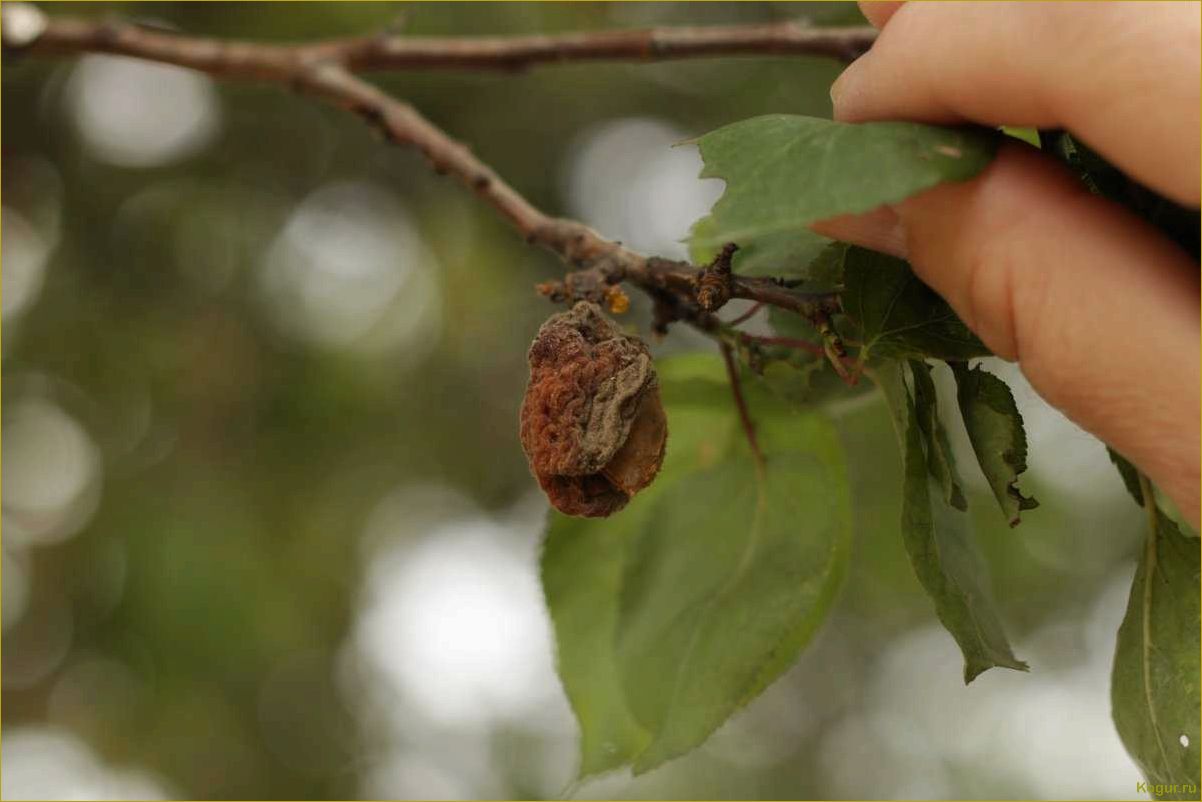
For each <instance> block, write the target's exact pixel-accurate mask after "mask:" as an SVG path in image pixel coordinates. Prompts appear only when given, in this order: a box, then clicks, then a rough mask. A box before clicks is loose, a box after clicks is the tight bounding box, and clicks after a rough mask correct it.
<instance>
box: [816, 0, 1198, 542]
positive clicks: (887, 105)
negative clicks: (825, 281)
mask: <svg viewBox="0 0 1202 802" xmlns="http://www.w3.org/2000/svg"><path fill="white" fill-rule="evenodd" d="M860 7H861V9H862V10H863V12H864V14H865V16H867V17H868V19H869V20H870V21H871V22H872V23H873V24H874V25H876V26H877V27H878V28H881V34H880V37H879V38H878V40H877V42H876V43H875V44H874V45H873V47H872V50H871V51H870V52H868V53H867V54H866V55H864V56H863V57H861V58H860V59H859V60H857V61H856V62H854V63H853V64H852V65H851V66H849V67H848V68H847V70H846V71H845V72H844V73H843V75H841V76H840V77H839V79H838V80H837V81H836V82H835V84H834V86H833V87H832V88H831V97H832V99H833V100H834V112H835V118H836V119H839V120H844V121H848V122H862V121H868V120H897V119H903V120H916V121H921V122H930V123H945V124H947V123H962V122H966V121H967V122H973V123H979V124H982V125H991V126H996V125H1003V124H1005V125H1017V126H1031V127H1038V128H1064V129H1067V130H1068V131H1069V132H1070V133H1072V134H1073V135H1074V136H1076V137H1079V138H1080V139H1081V140H1082V141H1083V142H1084V143H1086V144H1087V145H1089V146H1090V147H1092V148H1093V149H1094V150H1096V151H1097V152H1099V153H1100V154H1101V155H1103V156H1104V157H1106V158H1107V159H1108V160H1109V161H1111V162H1112V163H1113V164H1115V165H1116V166H1118V167H1120V168H1121V169H1122V170H1123V171H1124V172H1126V173H1127V174H1128V175H1130V176H1131V177H1133V178H1134V179H1136V180H1138V181H1140V182H1142V183H1144V184H1146V185H1147V186H1149V187H1151V188H1152V189H1155V190H1156V191H1158V192H1160V193H1161V194H1163V195H1165V196H1167V197H1169V198H1172V199H1173V200H1175V201H1177V202H1178V203H1181V204H1185V205H1188V206H1191V207H1195V208H1196V207H1197V206H1198V203H1199V78H1198V76H1199V71H1200V60H1199V33H1200V30H1199V29H1200V23H1199V19H1200V17H1199V5H1198V4H1196V3H1148V2H1139V3H1133V2H1127V3H1097V4H1094V3H922V2H914V3H895V2H862V3H861V4H860ZM814 228H815V230H817V231H819V232H820V233H823V234H826V235H827V236H831V237H835V238H837V239H842V240H847V241H851V242H855V243H857V244H860V245H864V246H866V247H870V248H874V249H876V250H879V251H884V252H886V253H891V254H894V255H896V256H901V257H905V258H907V259H908V260H909V261H910V263H911V264H912V265H913V267H914V270H915V272H916V273H917V274H918V276H919V277H920V278H922V280H923V281H925V282H926V283H927V284H929V285H930V286H931V287H932V288H933V289H934V290H936V291H937V292H939V293H940V294H941V295H943V296H944V297H945V298H946V299H947V300H948V302H949V303H950V304H951V305H952V306H953V307H954V308H955V310H956V311H957V313H958V314H959V315H960V316H961V317H962V318H963V319H964V321H965V322H966V323H967V324H968V325H969V326H970V327H971V328H972V329H973V330H974V331H975V332H976V333H977V334H978V336H980V337H981V339H982V340H983V341H984V342H985V344H986V345H988V346H989V347H990V349H992V350H993V351H994V353H996V354H998V355H999V356H1001V357H1003V358H1006V359H1010V360H1016V361H1017V362H1018V363H1019V366H1020V368H1021V369H1022V371H1023V373H1024V374H1025V375H1026V377H1027V379H1028V380H1029V381H1030V382H1031V385H1032V386H1033V387H1034V388H1035V389H1036V390H1037V391H1038V392H1039V393H1040V394H1041V395H1042V396H1043V397H1044V398H1045V399H1046V400H1047V401H1048V402H1049V403H1051V404H1052V405H1054V406H1056V407H1058V408H1059V409H1060V410H1061V411H1063V412H1064V413H1065V414H1066V415H1067V416H1068V417H1070V418H1071V419H1073V420H1074V421H1076V422H1077V423H1078V424H1079V425H1080V426H1082V427H1083V428H1085V429H1086V430H1088V431H1090V432H1092V433H1093V434H1095V435H1097V436H1098V437H1099V438H1101V439H1102V440H1104V441H1106V442H1107V443H1108V444H1110V445H1111V446H1113V447H1114V448H1115V449H1116V450H1118V451H1119V452H1121V453H1122V454H1123V455H1124V456H1126V457H1127V458H1128V459H1129V460H1131V462H1133V463H1134V464H1135V465H1136V466H1138V467H1139V469H1140V470H1141V471H1143V472H1144V473H1145V474H1147V475H1148V476H1149V477H1150V478H1151V479H1152V481H1154V482H1155V483H1156V484H1157V485H1158V486H1159V487H1160V488H1161V489H1162V490H1163V491H1164V492H1165V493H1166V494H1167V495H1168V496H1169V497H1170V498H1172V499H1173V501H1174V502H1175V503H1176V504H1177V506H1178V508H1179V509H1180V510H1181V513H1182V514H1183V515H1184V516H1185V517H1186V518H1187V519H1188V520H1189V521H1190V522H1191V523H1192V524H1193V525H1194V526H1195V527H1197V526H1198V519H1199V443H1200V432H1199V418H1200V415H1202V410H1200V403H1202V402H1200V398H1199V395H1200V392H1199V384H1200V376H1199V359H1200V355H1199V336H1200V328H1199V326H1200V323H1199V267H1198V264H1197V263H1196V262H1195V261H1194V260H1193V259H1191V258H1190V257H1189V256H1188V255H1187V254H1185V253H1184V252H1183V251H1181V250H1180V249H1179V248H1178V247H1177V246H1176V245H1175V244H1173V243H1172V242H1170V241H1169V240H1168V239H1167V238H1166V237H1164V236H1163V235H1162V234H1161V233H1160V232H1158V231H1157V230H1156V229H1154V228H1153V227H1151V226H1149V225H1148V224H1146V223H1144V222H1143V221H1141V220H1139V219H1138V218H1137V217H1136V216H1135V215H1134V214H1132V213H1130V212H1128V211H1126V210H1124V209H1122V208H1121V207H1119V206H1118V205H1116V204H1113V203H1111V202H1110V201H1107V200H1105V199H1102V198H1100V197H1097V196H1095V195H1092V194H1090V193H1089V192H1088V191H1087V189H1086V188H1085V187H1084V185H1082V184H1081V182H1080V181H1078V180H1077V179H1076V178H1075V177H1073V176H1072V175H1070V174H1069V173H1068V171H1067V170H1065V169H1064V168H1062V167H1061V166H1060V165H1059V164H1058V163H1056V162H1055V161H1054V160H1052V159H1051V158H1049V157H1047V156H1045V155H1043V154H1041V153H1039V152H1038V151H1036V150H1035V149H1033V148H1031V147H1028V146H1026V145H1024V144H1022V143H1019V142H1017V141H1015V142H1014V143H1013V144H1010V143H1008V144H1006V145H1003V147H1002V148H1001V150H1000V151H999V153H998V155H997V158H996V159H995V160H994V162H993V163H992V164H991V165H990V166H989V167H988V168H987V169H986V170H985V171H984V172H983V173H982V174H981V175H980V176H978V177H977V178H975V179H974V180H972V181H968V182H965V183H959V184H944V185H941V186H939V187H936V188H934V189H932V190H929V191H927V192H924V193H922V194H921V195H918V196H915V197H913V198H910V199H909V200H906V201H905V202H903V203H901V204H898V205H896V206H892V207H883V208H881V209H878V210H876V211H874V212H870V213H868V214H866V215H859V216H847V217H841V218H835V219H833V220H829V221H824V222H823V223H821V224H818V225H815V226H814Z"/></svg>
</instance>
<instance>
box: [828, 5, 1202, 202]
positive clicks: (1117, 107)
mask: <svg viewBox="0 0 1202 802" xmlns="http://www.w3.org/2000/svg"><path fill="white" fill-rule="evenodd" d="M887 5H888V6H893V4H887ZM865 14H866V16H869V18H870V19H872V20H873V22H874V23H880V22H887V24H885V25H884V27H883V30H882V32H881V35H880V36H879V37H878V38H877V41H876V43H875V44H874V45H873V47H872V49H871V50H870V51H869V52H868V53H867V54H865V55H864V56H862V57H861V58H860V59H858V60H857V61H855V62H854V63H853V64H852V65H851V66H850V67H848V68H847V70H846V71H845V72H844V73H843V75H842V76H840V77H839V79H838V80H837V81H836V82H835V85H834V86H833V87H832V88H831V96H832V98H834V101H835V117H836V118H837V119H841V120H847V121H851V122H858V121H864V120H879V119H909V120H917V121H922V122H933V123H955V122H964V121H971V122H976V123H980V124H983V125H1023V126H1032V127H1039V128H1067V129H1068V130H1070V131H1072V132H1073V133H1074V134H1075V135H1077V136H1079V137H1080V138H1081V139H1082V140H1083V141H1085V142H1086V143H1087V144H1089V145H1090V146H1091V147H1093V148H1094V149H1095V150H1097V151H1098V152H1099V153H1101V154H1102V155H1103V156H1105V157H1106V158H1107V159H1109V160H1110V161H1112V162H1113V163H1115V164H1116V165H1118V166H1119V167H1120V168H1122V169H1123V170H1125V171H1126V172H1127V173H1128V174H1130V175H1132V176H1133V177H1134V178H1136V179H1138V180H1140V181H1142V182H1144V183H1146V184H1148V185H1149V186H1151V187H1152V188H1154V189H1156V190H1158V191H1160V192H1161V193H1163V194H1165V195H1167V196H1169V197H1171V198H1173V199H1174V200H1176V201H1178V202H1180V203H1185V204H1189V205H1193V206H1196V205H1197V204H1198V200H1199V185H1198V172H1199V169H1200V167H1202V164H1200V161H1199V152H1198V139H1199V129H1200V122H1199V103H1200V92H1199V80H1198V75H1199V72H1200V71H1202V58H1200V55H1199V52H1200V48H1199V35H1200V32H1202V22H1200V17H1199V5H1198V4H1197V3H1175V2H1168V3H1153V2H1140V3H1125V2H1118V3H992V2H987V3H914V2H911V3H904V4H901V6H900V8H897V7H896V6H893V7H892V8H887V7H882V8H871V7H870V6H869V5H868V4H865Z"/></svg>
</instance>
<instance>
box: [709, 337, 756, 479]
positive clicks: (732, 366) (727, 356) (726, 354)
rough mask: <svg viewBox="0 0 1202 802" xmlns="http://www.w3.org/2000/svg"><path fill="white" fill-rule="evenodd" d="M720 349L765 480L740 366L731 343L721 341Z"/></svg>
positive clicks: (753, 452) (745, 429)
mask: <svg viewBox="0 0 1202 802" xmlns="http://www.w3.org/2000/svg"><path fill="white" fill-rule="evenodd" d="M718 348H719V349H721V351H722V361H723V362H725V363H726V376H727V378H729V379H730V392H731V394H733V395H734V397H735V408H736V409H738V411H739V422H740V423H741V424H742V425H743V434H745V435H747V444H748V445H749V446H751V456H752V457H753V458H754V459H755V469H756V472H757V473H758V474H759V475H760V477H761V478H763V475H764V452H762V451H760V443H759V440H757V439H756V436H755V423H754V422H752V420H751V413H750V412H748V411H747V401H746V400H744V398H743V387H742V385H741V384H740V381H739V365H738V363H737V362H736V361H735V357H734V353H733V352H732V351H731V348H730V344H729V343H727V342H726V341H725V340H719V341H718Z"/></svg>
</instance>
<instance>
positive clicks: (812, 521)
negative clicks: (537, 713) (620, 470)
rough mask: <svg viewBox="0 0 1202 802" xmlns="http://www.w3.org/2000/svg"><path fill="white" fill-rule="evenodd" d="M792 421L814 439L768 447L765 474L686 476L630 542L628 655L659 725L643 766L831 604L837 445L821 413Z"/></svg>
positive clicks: (841, 524) (747, 470)
mask: <svg viewBox="0 0 1202 802" xmlns="http://www.w3.org/2000/svg"><path fill="white" fill-rule="evenodd" d="M792 428H793V430H794V431H793V440H794V442H795V443H797V444H799V445H800V444H802V443H804V444H806V445H807V447H806V448H805V449H804V450H803V449H800V448H798V449H796V450H788V451H783V450H778V452H777V453H774V454H771V455H770V456H769V457H768V459H767V467H766V471H765V475H764V477H763V479H759V478H757V474H756V471H755V467H754V464H753V463H752V461H751V459H750V457H746V456H740V457H736V458H734V459H731V460H729V461H726V462H723V463H722V464H720V465H718V466H716V467H715V468H714V469H712V470H709V471H705V472H701V473H697V474H693V475H691V476H689V477H687V478H685V479H684V480H682V481H681V482H680V483H678V484H677V485H675V486H674V487H672V488H670V489H668V490H667V491H666V492H665V494H664V495H663V496H662V497H661V498H660V499H659V501H658V503H657V505H656V509H655V511H654V512H653V513H652V517H651V520H650V521H649V522H648V525H647V526H645V527H642V528H641V529H640V531H639V532H638V534H637V535H636V536H635V538H634V541H633V542H632V544H631V547H630V552H629V555H628V558H627V563H626V573H625V576H624V580H623V589H622V604H621V619H620V623H619V627H618V642H617V654H618V664H619V669H620V671H621V674H622V684H623V686H624V687H625V689H626V698H627V701H628V703H629V704H630V707H631V709H632V710H633V711H634V713H635V717H636V718H637V719H638V720H639V721H640V722H641V723H642V724H643V726H644V727H645V728H646V729H648V730H649V731H651V732H652V733H653V736H652V740H651V743H650V745H649V746H648V747H647V749H646V750H645V751H644V752H643V753H642V754H640V755H639V757H638V758H637V759H636V761H635V763H634V770H635V772H636V773H640V772H643V771H647V770H649V769H652V768H655V767H656V766H658V765H660V764H661V763H663V762H664V761H666V760H669V759H671V758H673V757H676V756H678V755H681V754H684V753H685V752H687V751H688V750H690V749H692V748H694V747H695V746H697V745H698V744H700V743H701V742H702V741H704V740H705V739H706V738H707V737H708V736H709V735H710V734H711V733H712V732H713V731H714V730H715V729H717V728H718V726H719V725H721V724H722V722H724V721H725V720H726V719H727V718H728V717H729V716H730V715H731V714H732V713H734V712H735V711H736V710H738V709H739V708H740V707H742V706H743V705H745V704H746V703H747V702H748V701H750V700H751V699H752V698H754V697H755V696H756V695H757V694H759V693H760V692H761V691H762V690H763V689H764V688H765V687H767V685H768V684H769V683H771V682H772V681H773V680H775V679H776V678H777V677H778V676H779V675H780V674H781V673H782V672H783V671H784V670H785V669H786V668H787V667H788V666H789V665H790V664H791V663H792V662H793V660H794V659H795V658H796V656H797V654H798V652H800V650H801V649H802V647H803V646H804V645H805V644H806V643H807V642H809V640H810V638H811V637H812V636H813V634H814V632H815V630H816V629H817V627H818V625H819V624H820V623H821V621H822V619H823V618H824V617H825V615H826V613H827V611H828V610H829V608H830V605H831V602H832V601H833V599H834V596H835V591H836V590H837V588H838V585H839V582H840V580H841V579H842V576H843V573H844V568H845V564H846V557H847V549H848V541H849V534H850V531H849V530H850V521H851V511H850V502H849V500H848V497H847V487H846V482H845V479H844V478H843V476H842V464H841V459H840V455H839V445H838V442H837V437H836V434H835V432H834V430H833V427H831V425H830V424H829V423H828V422H827V421H825V420H824V419H822V418H820V417H818V416H816V415H810V416H798V417H797V418H796V419H795V421H794V423H793V427H792ZM774 439H775V438H774ZM765 442H766V441H765Z"/></svg>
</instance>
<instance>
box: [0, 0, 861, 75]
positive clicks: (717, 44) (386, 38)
mask: <svg viewBox="0 0 1202 802" xmlns="http://www.w3.org/2000/svg"><path fill="white" fill-rule="evenodd" d="M5 5H6V8H7V6H9V5H13V6H20V5H21V4H15V3H14V4H5ZM30 9H32V7H30V6H26V7H25V9H24V10H18V11H16V12H15V13H16V14H28V12H29V10H30ZM38 13H40V12H38ZM9 15H10V11H9V10H6V11H5V20H4V21H5V23H6V24H5V25H4V28H5V29H6V30H5V35H4V45H5V47H10V48H20V49H22V50H23V51H25V52H28V53H33V54H40V55H51V54H60V55H61V54H64V53H78V52H83V51H87V52H93V53H112V54H120V55H125V56H135V57H138V58H145V59H150V60H152V61H159V62H163V63H166V64H175V65H178V66H180V67H190V68H192V69H196V70H201V71H203V72H207V73H210V74H213V75H225V76H236V77H243V78H257V79H266V80H281V79H284V78H286V77H287V76H288V75H289V74H291V73H293V72H294V71H295V70H296V69H297V68H298V66H300V65H305V64H312V63H314V62H320V61H334V62H337V63H339V64H342V65H343V66H344V67H346V68H347V69H349V70H351V71H352V72H363V71H370V70H400V69H404V70H415V69H472V70H521V69H526V68H528V67H533V66H537V65H544V64H565V63H569V62H577V61H667V60H672V59H687V58H703V57H714V56H764V55H793V56H797V55H808V56H828V57H830V58H835V59H839V60H842V61H852V60H853V59H855V58H857V57H858V56H860V55H861V54H863V53H864V52H865V51H867V50H868V48H869V47H870V46H871V45H872V42H873V40H874V39H875V38H876V30H875V29H874V28H872V27H871V26H862V27H846V28H814V27H809V26H806V25H800V24H798V23H795V22H789V21H782V22H774V23H769V24H765V25H724V26H711V27H675V28H644V29H636V30H615V31H589V32H574V33H562V34H541V35H534V36H508V37H455V38H451V37H426V36H397V35H384V34H381V35H376V36H358V37H350V38H343V39H333V40H328V41H322V42H312V43H305V44H295V45H277V44H263V43H251V42H234V41H229V42H216V41H214V40H211V39H205V38H200V37H192V36H184V35H178V34H174V33H168V32H165V31H161V30H157V29H153V28H147V27H142V26H138V25H132V24H120V23H113V22H102V23H96V22H90V21H84V20H76V19H66V18H59V17H54V18H44V26H43V29H42V30H41V31H40V34H39V35H38V36H37V37H36V38H33V39H32V40H28V41H22V38H21V36H20V33H21V31H20V29H19V26H18V32H17V35H16V36H13V35H10V33H9V29H10V26H9V25H8V24H7V23H8V21H9Z"/></svg>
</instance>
